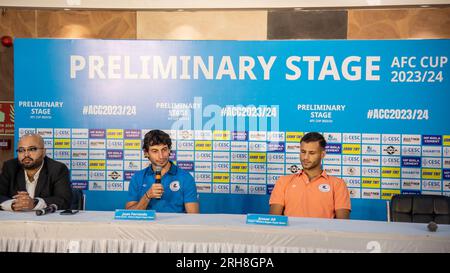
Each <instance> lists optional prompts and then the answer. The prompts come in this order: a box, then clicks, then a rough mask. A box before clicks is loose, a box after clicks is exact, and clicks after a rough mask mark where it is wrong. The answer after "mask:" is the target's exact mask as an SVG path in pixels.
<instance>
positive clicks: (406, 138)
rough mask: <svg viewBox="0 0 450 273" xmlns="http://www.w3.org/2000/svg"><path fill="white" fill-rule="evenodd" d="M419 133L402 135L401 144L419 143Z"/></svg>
mask: <svg viewBox="0 0 450 273" xmlns="http://www.w3.org/2000/svg"><path fill="white" fill-rule="evenodd" d="M421 140H422V138H421V135H402V144H403V145H420V143H421Z"/></svg>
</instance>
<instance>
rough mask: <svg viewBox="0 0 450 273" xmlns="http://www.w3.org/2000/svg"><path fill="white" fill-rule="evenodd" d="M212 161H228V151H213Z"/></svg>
mask: <svg viewBox="0 0 450 273" xmlns="http://www.w3.org/2000/svg"><path fill="white" fill-rule="evenodd" d="M213 160H214V161H230V154H229V153H228V152H215V153H213Z"/></svg>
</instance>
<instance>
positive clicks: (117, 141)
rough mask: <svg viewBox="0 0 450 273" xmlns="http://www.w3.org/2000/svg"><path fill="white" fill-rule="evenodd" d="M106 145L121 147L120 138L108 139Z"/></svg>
mask: <svg viewBox="0 0 450 273" xmlns="http://www.w3.org/2000/svg"><path fill="white" fill-rule="evenodd" d="M106 147H107V148H108V149H123V140H122V139H108V140H107V142H106Z"/></svg>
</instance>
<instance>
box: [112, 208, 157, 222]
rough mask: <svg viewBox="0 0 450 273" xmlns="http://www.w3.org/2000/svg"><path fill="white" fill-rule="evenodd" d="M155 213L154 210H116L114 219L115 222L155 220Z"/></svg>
mask: <svg viewBox="0 0 450 273" xmlns="http://www.w3.org/2000/svg"><path fill="white" fill-rule="evenodd" d="M155 218H156V212H155V211H154V210H126V209H116V212H115V213H114V219H116V220H147V221H151V220H155Z"/></svg>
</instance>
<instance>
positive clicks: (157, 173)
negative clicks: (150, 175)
mask: <svg viewBox="0 0 450 273" xmlns="http://www.w3.org/2000/svg"><path fill="white" fill-rule="evenodd" d="M161 170H162V168H161V167H160V166H156V168H155V183H159V184H161Z"/></svg>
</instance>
